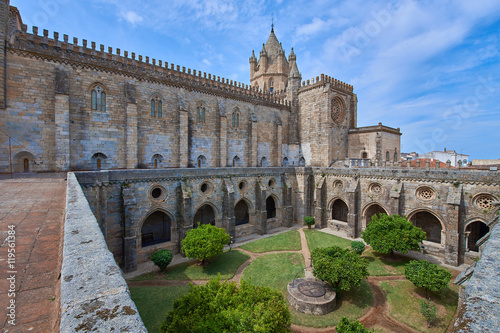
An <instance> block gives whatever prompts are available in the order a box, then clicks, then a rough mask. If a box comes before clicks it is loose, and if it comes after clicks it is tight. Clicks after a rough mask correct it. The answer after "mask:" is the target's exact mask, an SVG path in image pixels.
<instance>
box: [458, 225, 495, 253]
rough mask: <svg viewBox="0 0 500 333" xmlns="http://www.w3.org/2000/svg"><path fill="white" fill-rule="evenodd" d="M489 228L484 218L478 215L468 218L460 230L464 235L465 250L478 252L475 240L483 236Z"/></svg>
mask: <svg viewBox="0 0 500 333" xmlns="http://www.w3.org/2000/svg"><path fill="white" fill-rule="evenodd" d="M490 230H491V229H490V227H489V226H488V222H487V221H486V220H485V219H483V218H480V217H477V218H472V219H468V220H467V222H465V223H464V227H463V230H461V232H463V234H464V236H465V238H464V239H465V244H464V245H465V251H473V252H478V251H479V248H478V247H477V246H476V242H477V241H478V240H480V239H481V238H483V237H484V236H485V235H486V234H487V233H488V232H490Z"/></svg>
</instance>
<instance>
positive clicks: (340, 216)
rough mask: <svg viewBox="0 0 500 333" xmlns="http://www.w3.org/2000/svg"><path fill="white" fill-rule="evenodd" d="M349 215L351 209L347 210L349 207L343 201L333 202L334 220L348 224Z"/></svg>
mask: <svg viewBox="0 0 500 333" xmlns="http://www.w3.org/2000/svg"><path fill="white" fill-rule="evenodd" d="M348 213H349V208H347V205H346V203H345V202H344V201H343V200H341V199H337V200H335V201H334V202H333V205H332V220H338V221H342V222H347V214H348Z"/></svg>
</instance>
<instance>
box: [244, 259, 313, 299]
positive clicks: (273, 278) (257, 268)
mask: <svg viewBox="0 0 500 333" xmlns="http://www.w3.org/2000/svg"><path fill="white" fill-rule="evenodd" d="M295 277H297V278H299V277H304V256H303V255H302V254H300V253H273V254H267V255H264V256H262V257H259V258H256V259H255V260H254V261H252V263H251V264H250V265H249V266H248V267H247V268H246V269H245V271H244V272H243V276H242V278H243V279H245V280H249V279H251V283H252V284H254V285H257V286H266V287H271V288H275V289H278V290H280V291H281V292H283V293H284V295H285V296H286V286H287V285H288V283H289V282H290V281H292V280H293V279H294V278H295Z"/></svg>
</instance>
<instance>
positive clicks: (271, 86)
mask: <svg viewBox="0 0 500 333" xmlns="http://www.w3.org/2000/svg"><path fill="white" fill-rule="evenodd" d="M273 90H274V81H273V79H272V78H271V79H269V91H270V92H273Z"/></svg>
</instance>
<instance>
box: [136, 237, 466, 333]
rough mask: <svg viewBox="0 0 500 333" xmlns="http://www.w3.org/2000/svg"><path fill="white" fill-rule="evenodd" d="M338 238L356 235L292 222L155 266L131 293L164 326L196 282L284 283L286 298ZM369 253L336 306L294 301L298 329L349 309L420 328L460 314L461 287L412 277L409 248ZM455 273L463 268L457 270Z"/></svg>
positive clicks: (154, 326) (350, 313)
mask: <svg viewBox="0 0 500 333" xmlns="http://www.w3.org/2000/svg"><path fill="white" fill-rule="evenodd" d="M332 245H336V246H339V247H341V248H345V249H350V248H351V240H347V239H343V238H340V237H337V236H334V235H331V234H327V233H324V232H321V231H317V230H308V229H301V230H291V231H287V232H284V233H281V234H277V235H274V236H271V237H267V238H262V239H259V240H255V241H252V242H250V243H246V244H244V245H241V246H239V247H237V248H233V249H232V250H230V251H225V252H223V253H222V254H220V255H217V256H215V257H213V258H211V259H209V260H207V263H205V264H204V265H200V264H199V262H198V263H197V262H196V261H194V260H190V261H188V262H185V263H182V264H178V265H175V266H170V267H167V268H166V269H165V270H164V271H160V270H158V271H155V272H152V273H147V274H144V275H141V276H138V277H135V278H133V279H131V280H128V281H127V282H128V283H129V287H130V291H131V296H132V299H133V300H134V302H135V303H136V305H137V308H138V310H139V313H140V315H141V318H142V319H143V321H144V324H145V325H146V327H147V329H148V331H149V332H159V331H160V327H161V324H162V322H163V320H164V319H165V316H166V314H167V313H168V312H169V311H170V310H171V309H172V307H173V303H174V301H175V300H176V299H178V298H179V297H180V296H181V295H185V294H187V293H188V292H189V290H190V288H191V287H190V286H189V283H192V284H194V285H202V284H205V283H206V282H207V281H208V280H210V279H214V278H217V277H218V276H220V278H221V280H222V281H224V280H230V281H234V282H237V283H240V282H241V280H245V281H248V282H249V283H250V284H252V285H255V286H262V287H271V288H274V289H277V290H278V291H279V292H280V293H281V294H282V295H283V297H284V299H286V293H287V285H288V283H289V282H290V281H292V280H293V279H295V278H300V277H304V276H305V270H306V269H309V270H310V269H311V268H310V266H311V259H310V258H311V252H312V251H313V250H314V249H319V248H325V247H331V246H332ZM362 257H363V258H366V259H367V260H368V267H367V270H368V273H369V276H368V278H366V279H364V280H362V282H361V284H360V286H359V287H355V288H352V289H351V290H349V291H347V292H342V296H341V299H340V300H338V301H337V306H336V308H335V310H334V311H333V312H331V313H329V314H327V315H324V316H315V315H308V314H304V313H301V312H298V311H296V310H295V309H294V308H293V307H291V306H289V310H290V313H291V323H292V330H293V329H294V328H298V327H309V328H310V329H309V331H311V332H314V328H318V329H321V328H325V327H332V328H333V327H335V326H336V325H337V324H338V323H339V321H340V319H341V318H342V317H347V318H348V319H350V320H354V319H358V320H359V321H361V322H362V323H363V324H365V326H366V327H370V328H374V329H375V332H385V331H388V330H390V329H391V328H392V329H394V328H397V329H403V330H405V329H406V330H407V331H410V332H411V331H414V332H444V331H446V329H447V328H448V326H449V325H450V323H451V322H452V319H453V316H454V314H455V312H456V307H457V302H458V287H457V286H454V285H453V284H452V283H451V282H450V283H449V284H448V285H447V286H446V288H445V289H443V290H441V291H436V292H434V291H428V292H427V291H426V290H424V288H422V287H416V286H415V285H414V284H413V283H412V282H410V281H409V280H407V279H406V278H405V264H407V263H408V262H409V261H410V259H408V258H407V257H405V256H401V255H398V254H397V253H396V254H394V255H393V256H391V255H382V254H380V253H378V252H374V251H373V250H372V249H371V248H370V247H367V248H366V250H365V251H364V252H363V253H362ZM454 273H455V272H454ZM426 298H429V299H430V300H431V302H432V303H433V304H435V306H436V314H437V318H436V319H434V320H433V322H432V325H430V327H428V326H429V325H427V321H426V319H425V318H424V316H423V315H422V314H421V310H420V306H421V301H422V300H424V299H426Z"/></svg>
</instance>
